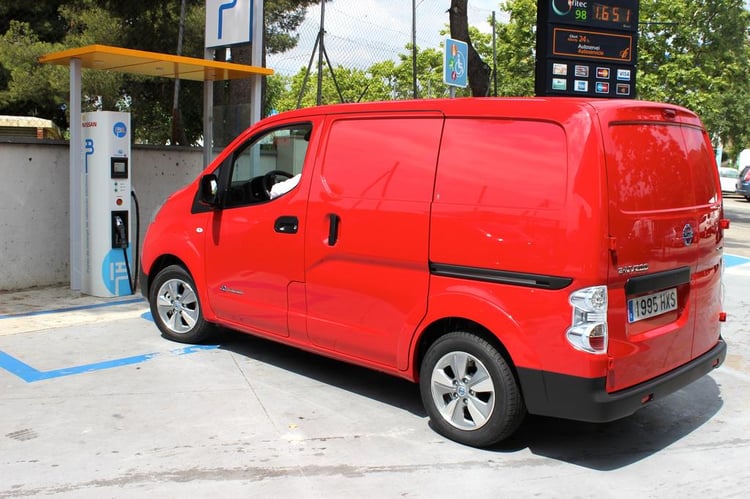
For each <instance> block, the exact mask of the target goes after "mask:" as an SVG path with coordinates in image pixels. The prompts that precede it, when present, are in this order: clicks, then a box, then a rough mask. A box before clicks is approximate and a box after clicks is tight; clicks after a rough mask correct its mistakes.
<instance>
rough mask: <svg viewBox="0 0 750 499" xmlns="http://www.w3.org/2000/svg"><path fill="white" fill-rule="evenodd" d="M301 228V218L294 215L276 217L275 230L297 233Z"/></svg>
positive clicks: (283, 232) (284, 232)
mask: <svg viewBox="0 0 750 499" xmlns="http://www.w3.org/2000/svg"><path fill="white" fill-rule="evenodd" d="M297 229H299V220H297V217H294V216H283V217H279V218H277V219H276V222H274V224H273V230H275V231H276V232H280V233H282V234H296V233H297Z"/></svg>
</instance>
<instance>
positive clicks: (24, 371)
mask: <svg viewBox="0 0 750 499" xmlns="http://www.w3.org/2000/svg"><path fill="white" fill-rule="evenodd" d="M216 348H219V345H191V346H188V347H184V348H178V349H175V350H170V351H169V352H166V353H165V352H153V353H147V354H145V355H134V356H132V357H123V358H121V359H113V360H107V361H103V362H94V363H93V364H84V365H81V366H74V367H65V368H62V369H54V370H52V371H39V370H38V369H34V368H33V367H31V366H30V365H28V364H26V363H25V362H22V361H20V360H18V359H17V358H15V357H13V356H12V355H9V354H7V353H5V352H3V351H2V350H0V369H5V370H6V371H8V372H9V373H11V374H15V375H16V376H18V377H19V378H21V379H22V380H24V381H25V382H27V383H34V382H36V381H43V380H47V379H53V378H62V377H64V376H73V375H75V374H82V373H88V372H93V371H101V370H104V369H112V368H114V367H122V366H129V365H133V364H139V363H141V362H146V361H147V360H151V359H153V358H155V357H158V356H161V355H188V354H191V353H195V352H200V351H204V350H214V349H216Z"/></svg>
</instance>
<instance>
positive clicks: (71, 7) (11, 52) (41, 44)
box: [0, 0, 316, 144]
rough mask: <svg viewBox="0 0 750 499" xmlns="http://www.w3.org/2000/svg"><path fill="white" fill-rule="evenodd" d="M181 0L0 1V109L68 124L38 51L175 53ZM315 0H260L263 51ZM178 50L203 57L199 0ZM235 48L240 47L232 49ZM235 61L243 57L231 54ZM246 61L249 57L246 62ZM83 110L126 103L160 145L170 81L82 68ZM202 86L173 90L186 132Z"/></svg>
mask: <svg viewBox="0 0 750 499" xmlns="http://www.w3.org/2000/svg"><path fill="white" fill-rule="evenodd" d="M180 3H181V0H160V1H159V2H153V1H150V0H128V1H127V2H123V1H121V0H45V1H44V2H30V1H28V0H3V1H2V2H0V114H17V115H30V116H41V117H45V118H50V119H52V120H53V121H55V123H56V124H57V125H59V126H61V127H62V128H67V127H68V117H67V114H66V107H67V106H66V103H67V101H68V99H69V96H68V87H69V76H68V70H67V68H65V67H58V66H49V65H39V64H38V63H37V62H36V61H37V59H38V57H39V56H41V55H43V54H45V53H50V52H54V51H59V50H64V49H66V48H73V47H80V46H84V45H89V44H101V45H113V46H118V47H127V48H132V49H138V50H147V51H153V52H163V53H169V54H174V53H176V48H177V39H178V29H179V24H180V22H179V16H180ZM313 3H316V0H265V7H266V13H267V15H266V28H267V29H266V35H267V36H266V43H267V48H268V50H269V51H272V52H275V51H283V50H287V49H288V48H290V47H293V46H294V45H295V44H296V41H297V40H296V38H295V37H294V36H292V35H290V33H292V32H293V31H294V29H295V28H296V27H297V26H298V25H299V23H300V22H301V21H302V19H303V18H304V13H305V9H306V7H307V6H308V5H311V4H313ZM186 6H187V12H186V20H185V36H184V46H183V49H182V55H186V56H192V57H200V58H202V57H203V45H204V29H205V0H186ZM236 52H237V53H238V54H241V53H242V52H241V51H236ZM236 62H242V61H236ZM248 62H249V61H248ZM82 87H83V101H82V108H83V110H84V111H92V110H98V109H107V110H118V109H119V110H128V111H130V112H131V113H132V115H133V129H134V135H135V137H136V140H138V141H139V142H148V143H157V144H164V143H166V142H167V141H168V140H169V139H170V137H171V136H172V129H171V120H172V100H173V99H172V97H173V92H174V82H173V80H170V79H163V78H162V79H160V78H147V77H139V76H137V75H129V74H124V73H113V72H104V71H95V70H84V71H83V75H82ZM202 102H203V85H202V84H201V83H199V82H192V81H184V82H183V84H182V85H181V91H180V107H181V108H182V116H183V120H182V121H183V123H184V125H185V132H186V133H185V135H186V136H187V138H188V141H189V142H191V143H194V142H195V141H197V140H198V139H199V138H200V137H201V135H202V132H203V122H202V112H203V105H202Z"/></svg>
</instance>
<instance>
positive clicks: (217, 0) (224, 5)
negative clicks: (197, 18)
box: [206, 0, 253, 48]
mask: <svg viewBox="0 0 750 499" xmlns="http://www.w3.org/2000/svg"><path fill="white" fill-rule="evenodd" d="M252 26H253V0H206V48H214V47H228V46H231V45H240V44H245V43H250V42H251V41H252V34H253V33H252V31H253V30H252Z"/></svg>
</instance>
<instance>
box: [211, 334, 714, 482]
mask: <svg viewBox="0 0 750 499" xmlns="http://www.w3.org/2000/svg"><path fill="white" fill-rule="evenodd" d="M218 339H219V340H220V348H221V349H224V350H227V351H231V352H234V353H237V354H239V355H242V356H245V357H247V358H250V359H253V360H255V361H258V362H264V363H268V364H271V365H274V366H276V367H278V368H281V369H284V370H287V371H289V372H292V373H296V374H299V375H301V376H305V377H309V378H311V379H315V380H317V381H320V382H322V383H325V384H329V385H332V386H336V387H338V388H341V389H344V390H347V391H350V392H352V393H356V394H358V395H362V396H365V397H369V398H371V399H373V400H377V401H379V402H382V403H384V404H388V405H390V406H393V407H395V408H398V409H401V410H404V411H406V412H408V413H410V414H412V415H414V416H417V417H419V418H426V417H427V416H426V413H425V411H424V409H423V407H422V403H421V400H420V397H419V388H418V386H417V385H416V384H414V383H411V382H409V381H406V380H403V379H399V378H395V377H392V376H389V375H386V374H382V373H379V372H376V371H372V370H369V369H365V368H362V367H358V366H353V365H350V364H346V363H343V362H339V361H336V360H332V359H328V358H325V357H321V356H319V355H315V354H311V353H308V352H304V351H302V350H298V349H296V348H292V347H289V346H286V345H281V344H278V343H275V342H271V341H267V340H264V339H260V338H256V337H253V336H248V335H244V334H241V333H235V332H232V331H228V330H222V331H221V332H220V333H219V337H218ZM721 407H722V399H721V390H720V388H719V386H718V385H717V384H716V382H715V381H714V379H713V378H712V377H711V376H705V377H703V378H701V379H700V380H698V381H696V382H695V383H693V384H691V385H689V386H687V387H685V388H684V389H682V390H680V391H678V392H676V393H674V394H672V395H670V396H668V397H666V398H664V399H663V400H659V401H654V402H652V403H651V404H650V405H649V406H647V407H644V408H642V409H641V410H639V411H638V412H636V413H635V414H634V415H632V416H630V417H628V418H625V419H621V420H618V421H614V422H611V423H604V424H594V423H583V422H577V421H569V420H563V419H555V418H548V417H540V416H533V415H529V416H527V418H526V420H525V421H524V423H523V424H522V426H521V427H520V428H519V430H518V431H517V433H516V434H515V435H513V437H511V438H510V439H508V440H506V441H504V442H502V443H501V444H499V445H498V446H496V447H494V448H491V449H486V450H485V451H484V452H489V453H495V454H508V453H515V452H519V451H521V450H523V449H529V450H530V451H531V452H532V453H533V454H535V455H537V456H542V457H546V458H551V459H556V460H558V461H563V462H566V463H570V464H575V465H578V466H582V467H585V468H590V469H594V470H599V471H610V470H615V469H619V468H623V467H626V466H629V465H631V464H634V463H636V462H638V461H640V460H642V459H645V458H647V457H648V456H650V455H652V454H656V453H658V452H660V451H662V450H663V449H665V448H667V447H669V446H670V445H672V444H674V443H675V442H677V441H679V440H681V439H682V438H684V437H685V436H687V435H689V434H690V433H692V432H693V431H695V430H696V429H697V428H699V427H700V426H701V425H703V424H704V423H706V422H707V421H709V420H710V419H711V418H712V417H713V416H714V415H715V414H716V413H717V412H718V411H719V410H720V409H721ZM415 424H420V423H419V422H416V421H415Z"/></svg>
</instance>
